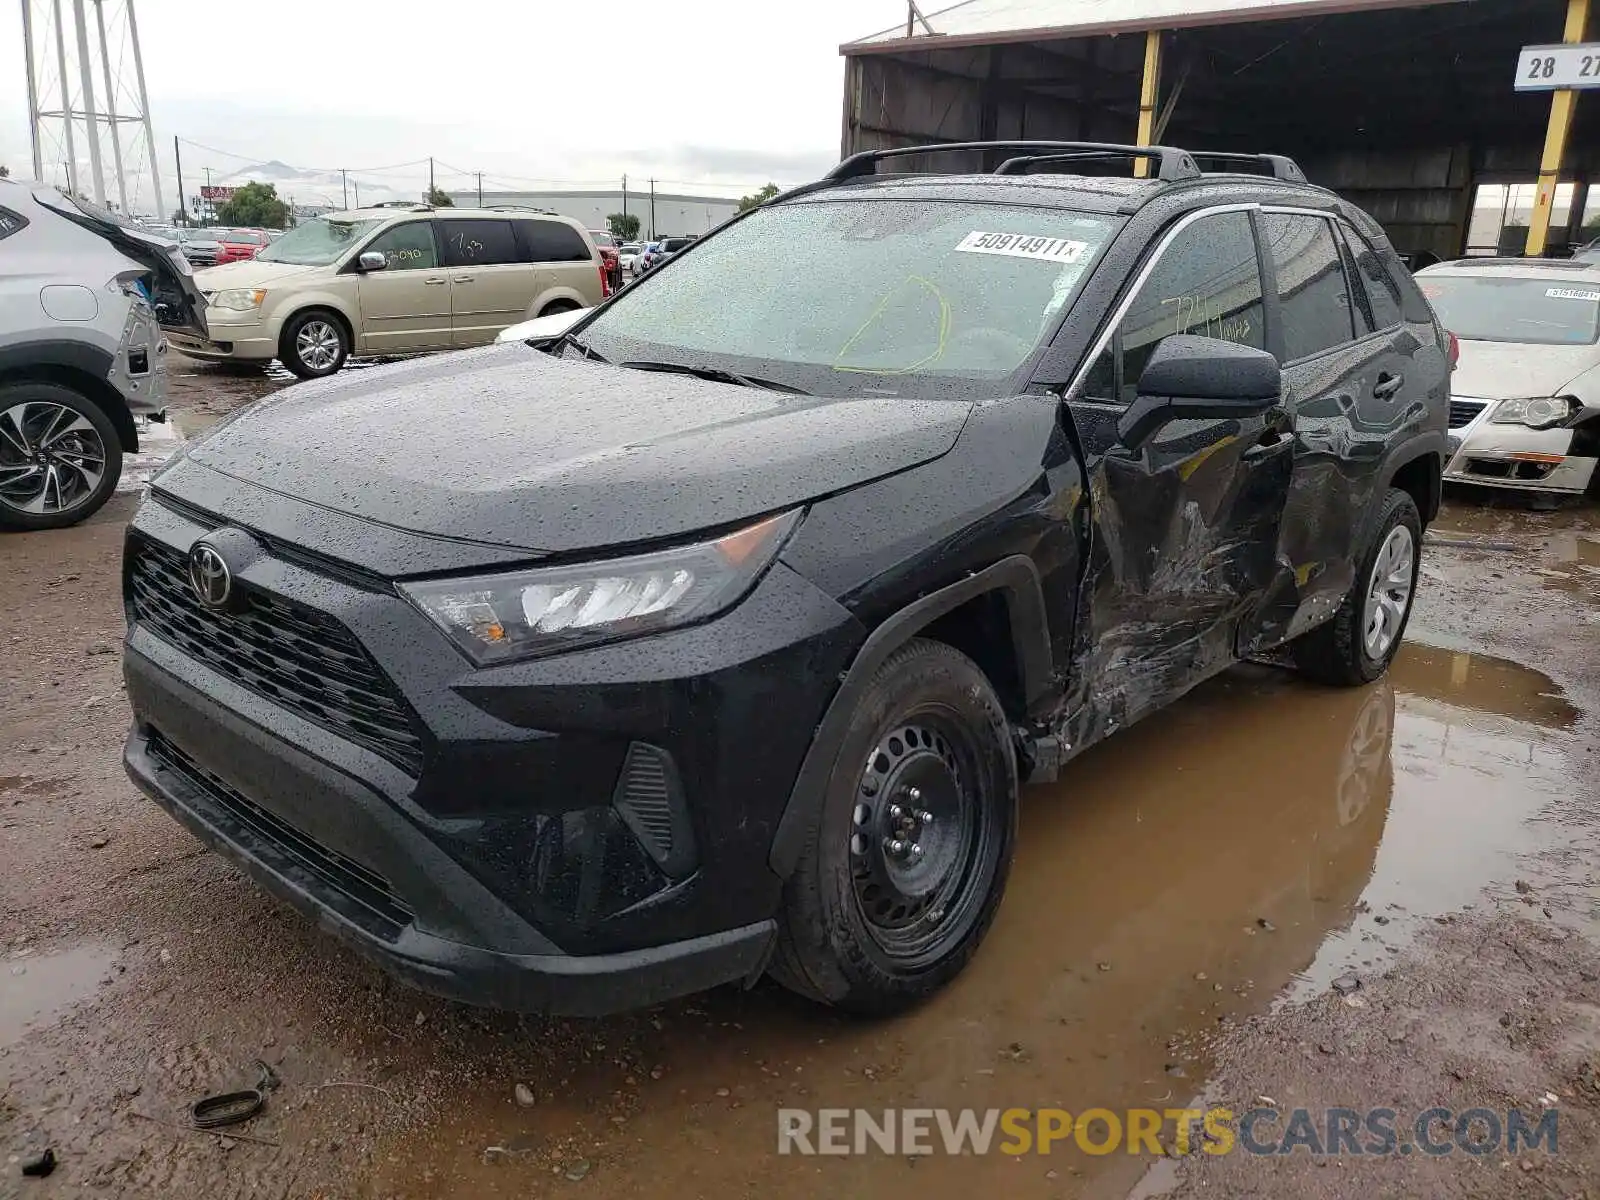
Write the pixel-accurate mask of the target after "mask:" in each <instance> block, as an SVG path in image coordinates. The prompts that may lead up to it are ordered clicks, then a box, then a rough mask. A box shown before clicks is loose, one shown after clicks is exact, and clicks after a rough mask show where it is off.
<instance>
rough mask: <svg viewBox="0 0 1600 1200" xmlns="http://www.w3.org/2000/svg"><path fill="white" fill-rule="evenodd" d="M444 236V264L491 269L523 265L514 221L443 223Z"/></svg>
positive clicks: (440, 228) (441, 225)
mask: <svg viewBox="0 0 1600 1200" xmlns="http://www.w3.org/2000/svg"><path fill="white" fill-rule="evenodd" d="M439 232H440V233H442V234H443V235H444V265H445V266H447V267H491V266H494V265H495V264H496V263H514V262H521V261H522V259H521V256H520V255H518V253H517V239H516V238H515V237H513V236H512V234H511V222H510V221H440V222H439Z"/></svg>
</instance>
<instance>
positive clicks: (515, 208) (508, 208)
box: [478, 204, 560, 217]
mask: <svg viewBox="0 0 1600 1200" xmlns="http://www.w3.org/2000/svg"><path fill="white" fill-rule="evenodd" d="M478 211H479V212H531V213H538V214H539V215H540V216H545V217H555V216H560V214H559V213H558V212H556V210H555V209H553V208H539V207H538V206H536V205H533V204H485V205H484V206H483V207H482V208H481V209H479V210H478Z"/></svg>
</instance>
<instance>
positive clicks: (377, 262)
mask: <svg viewBox="0 0 1600 1200" xmlns="http://www.w3.org/2000/svg"><path fill="white" fill-rule="evenodd" d="M388 265H389V260H388V259H387V258H385V257H384V256H383V251H381V250H363V251H362V252H361V257H360V258H358V259H356V270H358V271H381V270H383V269H384V268H385V267H387V266H388Z"/></svg>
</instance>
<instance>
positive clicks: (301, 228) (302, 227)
mask: <svg viewBox="0 0 1600 1200" xmlns="http://www.w3.org/2000/svg"><path fill="white" fill-rule="evenodd" d="M383 222H384V218H383V217H367V218H364V219H352V218H341V217H315V218H313V219H312V220H310V221H305V222H303V223H301V224H299V225H297V226H295V227H294V228H293V229H291V230H290V231H289V232H288V233H286V234H284V235H283V236H282V237H281V238H279V239H278V240H277V241H275V242H273V243H272V244H271V245H269V246H266V247H265V248H264V249H262V251H261V253H260V254H257V255H256V258H255V261H256V262H280V263H293V264H294V265H296V266H301V267H325V266H327V265H328V264H329V263H331V262H333V261H335V260H336V259H338V258H339V257H341V256H342V255H343V254H345V252H346V251H348V250H351V249H353V248H354V247H355V245H356V243H357V242H359V241H361V239H362V238H364V237H366V236H367V234H368V233H370V232H371V231H372V230H373V229H375V228H377V227H378V226H379V225H381V224H383Z"/></svg>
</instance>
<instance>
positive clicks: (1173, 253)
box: [1083, 212, 1266, 404]
mask: <svg viewBox="0 0 1600 1200" xmlns="http://www.w3.org/2000/svg"><path fill="white" fill-rule="evenodd" d="M1175 333H1187V334H1192V335H1195V336H1198V337H1210V338H1219V339H1221V340H1222V341H1227V342H1238V343H1239V344H1240V345H1242V346H1255V347H1256V348H1257V349H1261V348H1264V347H1265V345H1266V341H1265V338H1264V335H1263V330H1262V307H1261V268H1260V264H1259V263H1258V262H1257V261H1256V243H1255V237H1254V235H1253V234H1252V233H1251V231H1250V218H1249V216H1248V215H1247V214H1245V213H1242V212H1232V213H1219V214H1217V215H1216V216H1213V217H1202V218H1201V219H1200V220H1198V221H1196V222H1195V223H1194V224H1192V225H1190V226H1188V227H1187V228H1185V229H1184V230H1183V231H1182V232H1181V233H1179V234H1178V235H1177V236H1176V237H1175V238H1174V239H1173V240H1172V242H1171V244H1169V245H1168V246H1167V248H1166V250H1165V251H1163V252H1162V255H1161V258H1160V259H1159V260H1158V261H1157V263H1156V265H1155V269H1154V270H1153V271H1152V272H1151V273H1150V277H1149V278H1148V279H1146V280H1145V281H1144V284H1143V286H1141V287H1140V289H1139V292H1138V294H1137V295H1136V296H1135V297H1134V301H1133V304H1132V305H1131V306H1130V307H1129V309H1128V312H1127V315H1126V316H1124V317H1123V318H1122V323H1121V324H1120V325H1118V326H1117V332H1116V334H1115V335H1114V336H1113V337H1112V340H1111V344H1110V346H1108V347H1107V348H1106V351H1105V352H1104V353H1103V354H1102V355H1101V356H1100V359H1099V360H1098V361H1096V363H1095V364H1094V366H1093V367H1091V368H1090V370H1089V374H1088V375H1087V376H1086V377H1085V380H1084V387H1083V395H1084V397H1085V398H1086V399H1092V400H1102V401H1110V402H1113V403H1119V404H1131V403H1133V400H1134V398H1135V396H1136V395H1137V394H1138V390H1139V376H1140V374H1142V373H1143V371H1144V368H1145V366H1146V364H1148V363H1149V361H1150V355H1151V353H1152V352H1154V350H1155V348H1156V346H1157V345H1158V344H1159V343H1160V342H1161V340H1162V339H1163V338H1165V337H1169V336H1171V335H1172V334H1175Z"/></svg>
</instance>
